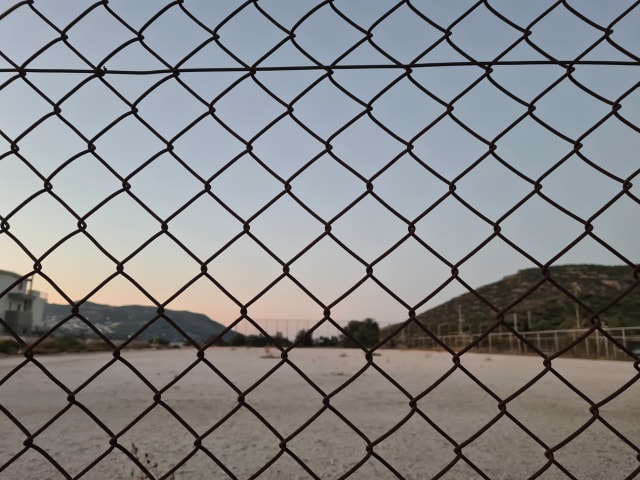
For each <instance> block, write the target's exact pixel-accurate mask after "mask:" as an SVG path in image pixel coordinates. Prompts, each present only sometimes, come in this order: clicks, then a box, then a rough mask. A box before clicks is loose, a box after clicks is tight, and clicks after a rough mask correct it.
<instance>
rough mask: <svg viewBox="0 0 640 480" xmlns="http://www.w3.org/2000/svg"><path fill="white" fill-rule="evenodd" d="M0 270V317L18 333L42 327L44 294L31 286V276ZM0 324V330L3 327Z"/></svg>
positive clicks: (21, 333)
mask: <svg viewBox="0 0 640 480" xmlns="http://www.w3.org/2000/svg"><path fill="white" fill-rule="evenodd" d="M20 278H21V275H18V274H17V273H13V272H7V271H6V270H0V319H2V320H3V321H4V323H5V324H6V325H7V326H8V327H9V328H10V329H11V330H13V331H14V332H15V333H17V334H18V335H24V334H28V333H31V332H34V331H38V330H42V329H43V328H44V322H43V317H44V306H45V304H46V303H47V299H46V296H45V295H43V294H42V293H41V292H38V291H35V290H33V288H32V284H33V277H29V278H27V279H23V280H20ZM2 327H3V325H2V324H0V332H2V331H3V330H4V329H3V328H2Z"/></svg>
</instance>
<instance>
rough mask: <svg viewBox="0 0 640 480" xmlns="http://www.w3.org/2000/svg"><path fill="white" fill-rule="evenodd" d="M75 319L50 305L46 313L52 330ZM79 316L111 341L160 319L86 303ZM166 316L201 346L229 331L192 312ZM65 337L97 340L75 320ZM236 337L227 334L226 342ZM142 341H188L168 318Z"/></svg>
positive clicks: (151, 310) (150, 312)
mask: <svg viewBox="0 0 640 480" xmlns="http://www.w3.org/2000/svg"><path fill="white" fill-rule="evenodd" d="M70 315H71V307H70V306H69V305H56V304H51V303H50V304H47V305H46V307H45V309H44V318H45V323H46V324H47V325H48V326H49V327H51V326H53V325H55V324H56V323H58V322H60V321H61V320H63V319H65V318H67V317H69V316H70ZM79 315H80V316H82V317H84V318H85V319H87V320H89V321H90V322H91V323H92V324H93V325H94V326H95V327H96V328H97V329H98V330H100V331H101V332H102V333H103V334H104V335H105V336H106V337H108V338H110V339H126V338H129V337H130V336H131V335H133V334H134V333H135V332H137V331H138V330H139V329H140V328H142V327H143V326H144V325H145V324H146V323H147V322H149V321H150V320H152V319H153V318H154V317H156V316H157V308H156V307H152V306H142V305H126V306H117V307H116V306H111V305H101V304H97V303H91V302H86V303H83V304H82V305H81V306H80V311H79ZM164 316H166V317H167V318H169V319H171V321H173V322H174V323H175V324H176V325H178V326H179V327H180V328H181V329H182V330H183V331H184V332H185V333H186V334H187V335H189V336H190V337H191V338H193V339H194V340H195V341H197V342H204V341H206V340H207V339H209V338H211V337H213V336H215V335H218V334H219V333H220V332H222V331H223V330H224V329H225V328H226V327H225V326H224V325H222V324H220V323H218V322H215V321H214V320H211V319H210V318H209V317H207V316H206V315H204V314H201V313H193V312H188V311H176V310H165V312H164ZM58 331H59V333H61V334H66V335H72V336H86V337H91V336H94V335H95V334H94V332H92V331H91V329H90V328H89V327H88V326H87V325H86V324H85V323H84V322H83V321H82V320H80V319H79V318H71V319H69V320H68V321H67V322H65V324H64V325H63V326H62V327H61V328H60V329H59V330H58ZM234 336H235V333H234V332H227V333H226V334H225V335H224V339H225V340H230V339H232V338H233V337H234ZM138 339H139V340H143V341H149V340H158V339H163V340H166V341H168V342H184V341H185V338H184V337H183V336H182V335H181V334H180V333H179V332H178V331H177V330H176V329H175V328H174V327H173V326H172V325H171V324H170V323H169V322H167V321H166V320H165V319H164V318H158V319H157V320H156V321H155V322H154V323H153V324H152V325H150V326H149V327H148V328H147V329H145V330H144V332H142V333H141V334H140V335H139V336H138Z"/></svg>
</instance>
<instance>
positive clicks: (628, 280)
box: [417, 264, 640, 331]
mask: <svg viewBox="0 0 640 480" xmlns="http://www.w3.org/2000/svg"><path fill="white" fill-rule="evenodd" d="M543 279H544V277H543V275H542V272H541V271H540V269H538V268H530V269H525V270H520V271H518V272H517V273H515V274H513V275H509V276H506V277H504V278H503V279H502V280H499V281H497V282H494V283H491V284H488V285H484V286H482V287H478V288H477V289H476V292H477V293H478V294H479V295H481V296H482V297H483V298H484V299H486V300H487V301H488V302H490V303H491V304H492V305H494V306H495V307H497V308H498V309H500V310H505V312H504V313H505V321H508V322H509V323H510V324H513V323H514V322H518V323H519V327H520V329H523V330H524V329H528V330H553V329H562V328H575V327H576V326H577V325H578V324H580V326H581V327H586V326H588V325H589V323H590V320H591V318H592V317H593V315H594V313H598V312H601V311H602V313H601V314H600V315H599V318H600V320H601V321H603V322H605V324H606V325H607V326H609V327H625V326H640V285H638V279H637V278H636V277H635V276H634V269H633V268H631V267H628V266H605V265H589V264H578V265H559V266H552V267H550V269H549V278H548V279H547V280H546V281H544V282H543V283H542V284H541V285H540V286H539V287H537V288H536V289H535V290H533V291H531V292H530V293H529V294H527V292H529V291H530V290H531V289H534V287H535V285H536V284H537V283H538V282H540V281H541V280H543ZM553 283H555V284H557V285H559V286H560V287H562V288H563V289H565V290H566V291H568V292H570V293H571V294H572V295H574V296H575V297H576V298H578V299H579V300H580V301H581V302H582V303H583V304H584V305H585V306H586V307H588V308H584V307H582V306H580V305H578V304H577V303H576V302H575V301H573V300H572V299H571V298H570V297H568V296H567V295H566V294H565V293H564V292H562V290H561V289H560V288H558V287H557V286H556V285H554V284H553ZM626 290H629V291H628V292H627V293H626V294H625V291H626ZM417 319H418V320H419V321H420V322H422V323H423V324H425V325H432V326H434V325H438V324H441V325H443V324H444V325H449V326H450V327H451V328H450V329H449V330H456V329H457V328H459V326H460V325H462V326H463V330H471V331H476V326H477V325H478V324H482V325H488V324H490V323H494V322H495V321H496V320H497V314H496V311H494V310H493V309H491V308H490V307H489V306H487V305H486V304H485V303H484V302H483V301H481V300H480V299H479V298H477V297H476V295H474V294H473V293H470V292H469V293H465V294H463V295H460V296H458V297H456V298H453V299H451V300H449V301H447V302H445V303H443V304H441V305H438V306H436V307H434V308H432V309H430V310H428V311H425V312H422V313H420V314H419V315H418V316H417Z"/></svg>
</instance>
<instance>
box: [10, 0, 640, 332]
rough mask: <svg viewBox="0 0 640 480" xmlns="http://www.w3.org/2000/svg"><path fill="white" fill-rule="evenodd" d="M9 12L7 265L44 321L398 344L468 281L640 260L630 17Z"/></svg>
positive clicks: (331, 7) (576, 8)
mask: <svg viewBox="0 0 640 480" xmlns="http://www.w3.org/2000/svg"><path fill="white" fill-rule="evenodd" d="M163 6H164V9H163ZM0 12H4V13H1V14H0V15H2V16H0V45H1V46H2V47H1V49H0V52H1V54H0V132H1V133H0V221H2V225H3V226H2V228H0V269H3V270H10V271H15V272H17V273H19V274H21V275H27V274H30V273H33V272H34V265H35V264H38V266H39V267H41V268H40V270H39V272H38V273H37V274H36V276H35V279H34V288H35V289H38V290H41V291H43V292H45V293H46V294H47V295H48V299H49V301H50V302H52V303H62V302H65V301H66V300H65V298H68V299H71V300H72V301H80V300H88V301H92V302H97V303H107V304H112V305H127V304H154V303H155V304H162V305H164V306H165V308H167V309H178V310H191V311H196V312H200V313H204V314H206V315H208V316H209V317H211V318H212V319H215V320H217V321H219V322H221V323H223V324H227V325H228V324H230V323H231V322H233V321H235V320H236V319H237V318H238V317H239V316H240V315H241V309H242V308H246V310H247V315H248V316H250V317H251V318H252V319H256V320H259V321H261V322H262V325H265V326H268V327H269V328H272V327H273V325H276V327H275V328H277V329H280V330H282V328H281V327H280V326H279V325H280V324H279V323H278V322H284V321H285V320H290V321H291V324H293V323H296V325H298V324H306V325H309V324H313V323H314V322H315V321H318V320H320V319H322V318H323V315H324V313H323V312H324V309H325V308H326V307H330V311H331V318H333V319H334V320H336V321H337V322H339V323H342V324H344V323H346V322H347V321H348V320H351V319H363V318H367V317H370V318H374V319H375V320H377V321H378V322H379V323H381V324H383V325H385V324H389V323H396V322H399V321H403V320H405V319H406V318H407V315H408V311H409V310H410V309H415V310H416V311H418V312H420V311H424V310H426V309H428V308H431V307H432V306H435V305H437V304H439V303H442V302H443V301H446V300H448V299H450V298H452V297H455V296H457V295H459V294H462V293H465V292H466V291H467V289H466V287H465V285H463V283H462V282H460V281H459V280H457V279H453V281H451V277H452V274H451V271H452V268H453V267H455V268H457V271H458V276H459V279H460V280H462V281H463V282H464V283H465V284H467V285H469V286H471V287H472V288H477V287H479V286H482V285H484V284H486V283H490V282H494V281H497V280H499V279H500V278H502V277H503V276H505V275H509V274H512V273H515V272H516V271H517V270H519V269H523V268H531V267H535V266H538V265H540V264H547V263H552V264H568V263H598V264H607V265H618V264H623V263H632V264H633V263H635V264H637V263H638V262H639V260H640V259H639V253H640V251H639V249H638V247H637V244H638V243H637V242H638V241H637V239H638V238H639V237H640V222H638V221H637V219H638V218H639V217H638V214H639V213H640V204H639V203H638V201H637V198H638V197H640V187H638V186H637V185H638V184H640V181H638V179H637V175H638V171H639V169H640V161H639V160H638V154H637V152H638V151H639V150H640V134H639V130H638V128H639V126H640V89H639V88H637V87H638V79H639V78H640V75H639V72H640V65H639V63H638V57H639V56H640V50H639V48H640V28H638V26H639V25H640V6H637V5H634V2H632V1H623V0H616V1H615V2H601V1H599V0H592V1H587V0H583V1H570V2H564V3H561V2H551V1H537V2H513V1H511V0H502V1H488V2H469V1H466V2H465V1H457V2H440V1H427V0H424V1H412V2H396V1H386V0H385V1H383V0H376V1H371V2H362V1H355V0H344V1H334V2H316V1H300V0H295V1H294V0H288V1H283V0H272V1H267V0H260V1H256V2H238V1H225V2H211V1H205V0H199V1H195V0H185V1H184V2H181V3H180V4H178V3H166V4H163V3H161V2H157V1H151V0H145V1H136V2H130V1H127V0H110V1H109V2H108V4H106V5H105V4H103V3H101V2H98V3H97V4H95V5H94V4H92V3H91V2H88V1H80V0H65V1H63V2H51V1H45V0H35V1H34V2H33V3H32V5H27V4H22V3H21V2H14V1H8V0H0ZM83 12H84V13H83ZM233 12H235V14H233V15H232V13H233ZM545 12H547V13H546V14H545V15H544V16H541V15H542V14H543V13H545ZM624 12H627V13H626V15H624V16H622V17H621V15H622V13H624ZM154 16H155V17H156V18H155V20H154V21H153V22H151V23H149V20H150V19H151V18H152V17H154ZM501 17H502V18H501ZM598 26H600V27H602V28H598ZM607 27H611V29H612V30H613V32H611V33H610V34H609V35H608V37H607V38H605V36H604V33H603V32H604V30H603V29H606V28H607ZM527 29H528V30H529V31H530V34H529V35H528V36H527V37H526V38H525V36H524V35H523V32H524V31H525V30H527ZM447 31H449V32H450V35H449V36H448V37H447V36H446V35H445V32H447ZM367 32H369V33H367ZM292 33H293V35H292ZM63 35H66V37H64V40H63ZM214 35H217V37H214ZM549 59H555V60H559V61H567V62H571V61H574V60H576V59H580V60H582V61H586V62H590V63H588V64H582V65H577V66H576V67H575V70H574V71H573V72H572V74H571V75H570V76H567V70H566V68H564V67H562V66H560V65H553V64H548V63H546V64H545V62H544V61H547V60H549ZM474 61H475V62H480V63H482V62H484V63H488V62H495V61H501V62H503V64H502V65H500V64H498V65H494V66H493V68H492V71H491V73H490V74H487V71H486V69H485V68H483V67H482V66H479V65H474V64H473V63H475V62H474ZM524 62H538V63H536V64H528V65H527V64H524ZM598 62H618V64H617V65H611V64H607V65H604V64H602V63H600V64H598ZM634 62H635V64H634ZM409 63H410V64H416V66H414V67H413V68H412V69H411V70H410V71H409V70H407V69H406V68H405V67H404V65H406V64H409ZM323 65H333V66H334V68H333V70H332V72H331V73H330V74H329V73H328V72H327V69H326V68H324V67H323ZM354 66H357V67H358V68H353V67H354ZM96 67H97V68H99V69H103V71H104V72H105V73H104V74H103V75H101V76H100V77H99V78H98V77H97V76H95V75H93V74H92V72H91V71H92V70H93V69H94V68H96ZM249 67H256V70H255V72H254V73H253V75H252V74H251V72H250V71H249V70H248V68H249ZM283 67H288V68H283ZM290 67H299V68H295V69H291V68H290ZM18 68H24V69H25V70H26V73H25V74H24V75H23V76H21V75H20V74H19V73H18ZM171 69H174V71H179V72H180V73H179V75H175V74H174V73H172V71H171ZM51 70H63V71H62V72H61V71H57V72H52V71H51ZM136 73H144V74H136ZM530 105H533V106H534V107H535V108H534V109H530V108H529V106H530ZM616 105H617V106H616ZM451 107H452V108H451ZM578 142H579V143H580V145H581V146H580V148H579V149H576V147H575V145H576V143H578ZM491 145H493V147H491ZM329 147H330V148H329ZM625 182H631V183H632V184H633V186H632V187H631V188H630V189H628V190H626V192H627V193H624V192H623V188H624V185H625ZM536 184H537V185H538V186H539V187H540V186H541V189H540V190H539V192H538V193H535V189H536ZM45 185H46V187H45ZM123 185H124V186H125V187H126V188H124V187H123ZM452 185H453V186H455V191H454V192H452V191H451V186H452ZM539 187H538V188H539ZM515 206H518V207H517V208H515V209H514V207H515ZM605 206H607V208H604V209H603V207H605ZM587 221H589V222H590V224H591V225H592V227H593V230H592V232H591V233H592V234H591V235H586V236H585V223H586V222H587ZM494 225H499V227H500V236H497V235H496V233H495V229H494ZM327 226H330V228H329V229H328V228H327ZM327 230H330V231H327ZM410 231H411V232H412V233H410ZM576 239H579V241H577V242H576ZM574 242H576V243H575V244H574V245H572V244H573V243H574ZM513 245H517V249H516V248H514V247H513ZM570 245H572V246H571V248H569V249H568V251H565V249H567V247H568V246H570ZM479 247H481V248H479ZM471 252H475V253H473V255H470V253H471ZM118 265H121V266H122V268H123V271H122V272H118ZM203 266H204V267H206V268H205V269H204V270H206V272H205V273H203ZM284 266H286V267H287V268H284ZM367 266H369V267H370V271H369V274H368V273H367ZM285 270H286V272H285ZM381 285H382V286H381ZM443 285H444V287H443ZM383 286H384V288H383ZM140 287H141V288H140ZM354 287H355V288H354ZM141 289H143V290H144V291H145V292H146V293H143V292H142V291H141ZM434 292H438V293H434ZM238 329H239V330H240V331H242V328H241V325H240V326H238Z"/></svg>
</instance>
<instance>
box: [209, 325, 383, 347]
mask: <svg viewBox="0 0 640 480" xmlns="http://www.w3.org/2000/svg"><path fill="white" fill-rule="evenodd" d="M344 331H345V333H344V334H340V335H334V336H330V337H327V336H319V337H314V336H313V333H314V332H312V331H308V330H300V331H299V332H298V333H297V334H296V336H295V338H294V339H293V340H290V339H288V338H286V337H284V336H283V335H282V333H281V332H278V333H276V334H275V335H273V336H270V337H265V336H264V335H243V334H241V333H236V334H235V336H234V337H233V338H232V339H231V340H230V341H229V345H231V346H234V347H238V346H247V347H266V346H275V347H282V348H287V347H290V346H291V345H294V344H295V345H296V346H299V347H345V348H361V347H364V348H371V347H373V346H375V345H376V344H377V343H378V341H379V340H380V327H379V325H378V323H377V322H376V321H375V320H373V319H372V318H366V319H364V320H351V321H350V322H349V323H348V324H347V326H346V327H345V328H344ZM217 343H219V342H217Z"/></svg>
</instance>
